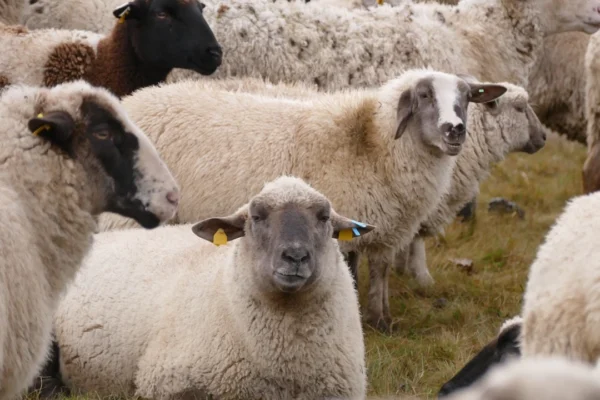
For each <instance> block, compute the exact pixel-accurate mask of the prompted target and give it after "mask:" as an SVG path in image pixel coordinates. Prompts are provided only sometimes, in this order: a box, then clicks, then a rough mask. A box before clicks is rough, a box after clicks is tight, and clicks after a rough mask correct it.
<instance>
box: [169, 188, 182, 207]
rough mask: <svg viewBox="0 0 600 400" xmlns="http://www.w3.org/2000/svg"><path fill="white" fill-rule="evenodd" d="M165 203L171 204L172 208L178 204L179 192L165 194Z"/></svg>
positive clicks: (173, 191)
mask: <svg viewBox="0 0 600 400" xmlns="http://www.w3.org/2000/svg"><path fill="white" fill-rule="evenodd" d="M167 201H168V202H169V203H171V204H173V205H174V206H176V205H178V204H179V192H177V191H175V190H172V191H170V192H169V193H167Z"/></svg>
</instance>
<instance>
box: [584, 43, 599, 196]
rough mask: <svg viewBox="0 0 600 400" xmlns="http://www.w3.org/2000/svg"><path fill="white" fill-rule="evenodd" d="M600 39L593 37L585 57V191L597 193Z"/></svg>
mask: <svg viewBox="0 0 600 400" xmlns="http://www.w3.org/2000/svg"><path fill="white" fill-rule="evenodd" d="M598 54H600V37H599V36H598V35H593V36H592V37H591V38H590V42H589V45H588V48H587V52H586V55H585V76H586V78H585V79H586V85H585V116H586V119H587V131H586V134H587V158H586V160H585V162H584V164H583V170H582V177H583V191H584V193H591V192H595V191H597V190H598V189H600V140H599V139H600V124H599V123H598V121H599V120H600V113H599V112H598V107H599V106H600V85H599V84H598V76H599V74H598V73H599V71H600V62H598V60H597V58H598V56H597V55H598Z"/></svg>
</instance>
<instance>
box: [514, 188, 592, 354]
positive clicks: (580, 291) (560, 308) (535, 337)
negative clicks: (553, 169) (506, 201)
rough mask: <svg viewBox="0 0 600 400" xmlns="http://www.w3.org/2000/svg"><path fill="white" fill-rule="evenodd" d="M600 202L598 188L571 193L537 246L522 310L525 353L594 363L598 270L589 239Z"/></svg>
mask: <svg viewBox="0 0 600 400" xmlns="http://www.w3.org/2000/svg"><path fill="white" fill-rule="evenodd" d="M599 206H600V193H597V192H596V193H592V194H588V195H582V196H578V197H575V198H573V199H571V200H570V201H569V202H568V203H567V205H566V206H565V209H564V211H563V213H562V214H561V215H560V216H559V217H558V218H557V220H556V222H555V223H554V225H553V227H552V228H551V229H550V232H549V233H548V234H547V235H546V238H545V239H544V242H543V243H542V244H541V245H540V247H539V249H538V253H537V255H536V257H535V260H534V261H533V263H532V265H531V268H530V270H529V276H528V280H527V285H526V287H525V294H524V296H523V308H522V311H521V316H522V317H523V328H522V338H521V352H522V354H523V356H524V357H529V356H546V355H562V356H566V357H568V358H571V359H574V360H580V361H583V362H590V363H594V362H596V360H598V358H599V356H600V346H599V345H598V341H597V337H598V335H597V332H598V329H600V328H598V327H597V326H596V323H597V322H598V320H599V315H600V314H597V309H596V307H599V306H600V302H599V301H598V291H597V282H598V279H599V277H600V275H599V273H598V268H597V266H598V263H597V261H596V260H597V258H596V257H595V247H594V246H593V239H592V238H593V237H595V236H594V235H595V234H596V232H597V230H598V227H600V217H599V216H598V212H597V210H598V207H599ZM588 234H589V235H588ZM587 237H589V238H590V240H591V242H588V241H586V240H585V238H587Z"/></svg>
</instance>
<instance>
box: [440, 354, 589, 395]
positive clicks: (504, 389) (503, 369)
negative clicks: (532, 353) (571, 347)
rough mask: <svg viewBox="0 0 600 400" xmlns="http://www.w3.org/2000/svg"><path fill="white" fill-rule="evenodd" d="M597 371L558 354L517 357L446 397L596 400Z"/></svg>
mask: <svg viewBox="0 0 600 400" xmlns="http://www.w3.org/2000/svg"><path fill="white" fill-rule="evenodd" d="M599 398H600V371H599V369H598V367H596V368H592V367H590V366H589V365H585V364H582V363H578V362H573V361H571V360H568V359H566V358H562V357H536V358H531V359H527V358H523V359H517V360H513V361H510V362H507V363H506V364H501V365H499V366H497V367H495V368H494V369H492V370H491V371H490V372H489V373H488V374H487V375H486V376H485V377H484V378H483V379H482V380H481V382H478V383H476V384H475V385H473V386H472V387H470V388H468V389H464V390H461V391H458V392H456V393H455V394H453V395H451V396H449V397H445V398H444V399H447V400H507V399H510V400H540V399H543V400H565V399H569V400H596V399H599Z"/></svg>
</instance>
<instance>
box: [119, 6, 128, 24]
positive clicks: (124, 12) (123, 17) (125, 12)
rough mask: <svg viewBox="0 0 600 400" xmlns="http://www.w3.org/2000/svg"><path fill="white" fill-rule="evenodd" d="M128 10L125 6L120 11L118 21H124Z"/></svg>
mask: <svg viewBox="0 0 600 400" xmlns="http://www.w3.org/2000/svg"><path fill="white" fill-rule="evenodd" d="M129 11H131V10H130V7H127V8H126V9H125V10H123V12H122V13H121V15H119V23H120V24H122V23H123V22H125V18H126V17H127V15H129Z"/></svg>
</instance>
